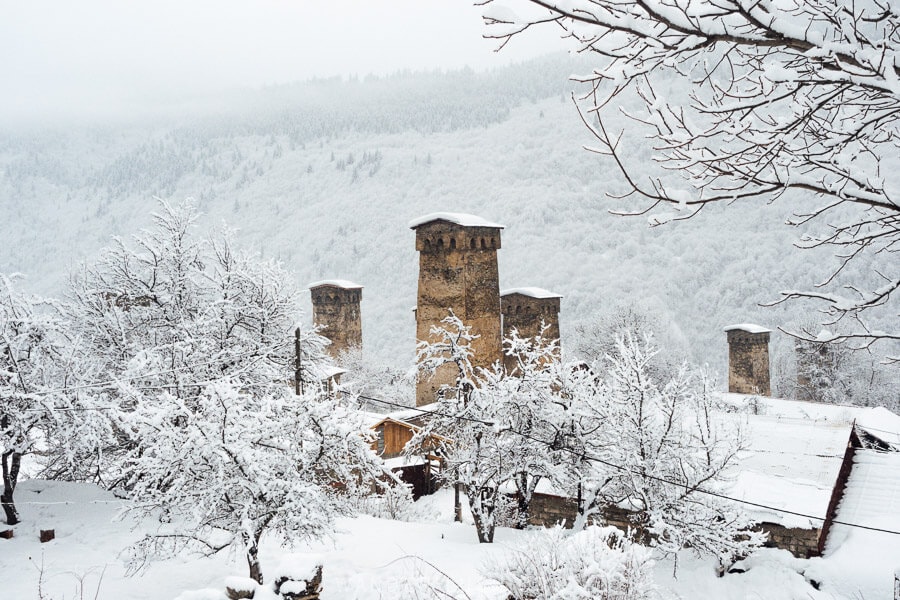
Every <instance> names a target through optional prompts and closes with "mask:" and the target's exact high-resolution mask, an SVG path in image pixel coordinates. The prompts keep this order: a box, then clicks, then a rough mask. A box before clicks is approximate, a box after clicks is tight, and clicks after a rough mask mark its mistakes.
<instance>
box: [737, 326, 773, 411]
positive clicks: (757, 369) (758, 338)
mask: <svg viewBox="0 0 900 600" xmlns="http://www.w3.org/2000/svg"><path fill="white" fill-rule="evenodd" d="M727 334H728V391H729V392H734V393H737V394H758V395H760V396H771V395H772V392H771V387H770V383H769V334H768V332H766V333H750V332H748V331H743V330H740V329H733V330H731V331H729V332H727Z"/></svg>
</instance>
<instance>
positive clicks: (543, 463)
mask: <svg viewBox="0 0 900 600" xmlns="http://www.w3.org/2000/svg"><path fill="white" fill-rule="evenodd" d="M442 323H443V326H441V327H433V328H432V330H431V333H432V335H433V336H434V338H435V341H434V342H431V343H428V342H423V343H421V344H420V347H419V348H420V351H419V357H420V363H419V364H420V367H421V368H422V369H423V370H424V371H425V373H426V374H427V373H430V372H433V371H434V370H436V369H438V368H440V367H441V366H442V365H444V364H448V363H452V364H454V365H455V366H456V368H457V371H458V377H457V381H456V384H455V386H454V387H452V388H451V387H448V388H447V389H445V390H443V393H442V394H441V395H440V397H439V399H438V401H437V402H435V403H434V404H433V405H431V406H430V407H429V408H428V409H426V410H429V411H430V412H431V414H430V415H429V419H428V422H427V424H426V426H425V427H424V428H423V429H422V430H421V431H420V432H418V433H417V435H416V436H415V438H414V439H413V440H412V441H411V442H410V444H409V445H408V449H409V450H410V451H415V449H416V448H417V447H420V446H422V445H423V444H427V443H433V440H435V439H437V438H435V437H434V436H433V435H432V434H439V435H440V436H442V437H441V439H445V438H447V441H446V442H444V443H442V445H441V448H440V452H441V454H442V456H443V457H444V460H445V467H444V469H443V470H442V477H443V478H444V480H445V481H446V482H447V483H452V484H453V485H454V486H459V487H461V488H462V490H463V491H464V492H465V494H466V497H467V499H468V502H469V508H470V509H471V512H472V517H473V520H474V521H475V527H476V530H477V533H478V539H479V541H480V542H491V541H493V537H494V529H495V527H496V524H497V518H498V513H499V511H500V510H501V509H502V508H504V507H505V505H506V504H507V503H508V500H509V499H508V494H509V493H511V492H515V493H516V502H517V507H516V508H517V509H518V510H517V525H518V526H519V527H525V526H526V525H527V524H528V517H529V507H530V503H531V499H532V496H533V494H534V491H535V489H536V488H537V485H538V483H540V481H541V480H543V479H550V480H556V479H557V478H558V476H559V472H560V469H559V468H557V466H556V465H557V463H558V462H559V458H558V456H557V452H556V451H555V450H553V449H552V448H551V447H550V444H549V443H548V440H549V441H552V440H554V439H557V430H558V429H559V427H557V426H556V423H555V421H554V420H553V419H552V418H551V417H553V416H556V415H557V411H558V410H559V405H558V404H554V403H553V398H554V394H557V392H556V391H555V390H554V383H555V378H554V370H553V369H552V368H551V367H552V365H554V364H556V363H557V362H558V358H559V350H558V345H557V344H556V342H555V341H552V340H544V339H542V338H541V337H538V338H536V339H523V338H520V337H519V336H518V334H517V332H515V331H513V332H511V335H510V337H509V338H508V339H507V340H505V342H504V344H505V349H504V351H505V352H507V353H508V354H510V355H512V356H515V357H516V363H517V368H516V369H513V372H514V373H515V374H514V375H511V374H510V373H508V372H507V371H506V370H505V369H504V368H503V366H502V365H501V364H500V363H497V364H496V365H494V367H492V368H490V369H480V370H478V371H477V372H476V371H475V370H474V369H473V367H472V365H471V362H470V357H471V354H472V350H471V347H470V343H471V341H472V340H473V339H474V337H475V336H474V335H473V334H472V333H471V329H470V328H469V327H468V326H466V325H465V324H464V323H463V322H462V321H461V320H460V319H459V318H458V317H456V316H455V315H454V314H452V313H451V314H450V315H449V316H448V317H446V318H445V319H443V321H442Z"/></svg>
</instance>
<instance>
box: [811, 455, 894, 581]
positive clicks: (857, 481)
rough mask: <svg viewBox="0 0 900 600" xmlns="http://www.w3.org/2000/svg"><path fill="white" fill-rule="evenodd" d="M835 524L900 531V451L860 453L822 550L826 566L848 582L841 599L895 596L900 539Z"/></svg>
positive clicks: (890, 535) (883, 533)
mask: <svg viewBox="0 0 900 600" xmlns="http://www.w3.org/2000/svg"><path fill="white" fill-rule="evenodd" d="M836 521H840V522H841V523H853V524H854V525H862V526H864V527H875V528H878V529H885V530H888V531H900V452H882V451H879V450H867V449H857V450H856V453H855V454H854V456H853V468H852V469H851V471H850V476H849V477H848V478H847V485H846V487H845V489H844V495H843V497H842V498H841V501H840V503H839V504H838V507H837V511H836V514H835V522H832V525H831V529H829V532H828V540H827V542H826V545H825V552H824V555H825V559H826V560H827V561H828V563H827V565H828V566H827V568H830V569H831V570H832V571H836V572H837V573H836V574H838V577H837V578H835V579H838V580H843V582H845V583H843V585H842V586H841V587H843V588H844V590H846V593H844V594H840V595H841V596H842V597H847V598H849V597H851V596H853V595H856V597H858V598H863V597H865V598H876V597H880V598H892V597H893V596H892V595H891V583H892V578H891V573H892V572H894V571H895V570H896V569H897V564H898V563H897V556H900V535H896V534H891V533H886V532H884V531H873V530H868V529H862V528H859V527H851V526H848V525H841V524H840V523H838V522H836ZM866 588H869V589H868V590H867V589H866ZM858 590H862V591H863V593H858ZM836 591H840V590H836Z"/></svg>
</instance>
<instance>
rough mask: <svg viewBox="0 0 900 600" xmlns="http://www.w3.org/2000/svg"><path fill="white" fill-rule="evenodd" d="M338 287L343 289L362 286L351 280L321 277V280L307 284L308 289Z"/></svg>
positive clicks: (354, 288)
mask: <svg viewBox="0 0 900 600" xmlns="http://www.w3.org/2000/svg"><path fill="white" fill-rule="evenodd" d="M324 286H330V287H339V288H343V289H345V290H361V289H362V288H363V286H361V285H359V284H358V283H353V282H352V281H348V280H346V279H323V280H322V281H316V282H314V283H311V284H309V289H311V290H312V289H315V288H317V287H324Z"/></svg>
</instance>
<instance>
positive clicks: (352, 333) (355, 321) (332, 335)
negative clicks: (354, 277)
mask: <svg viewBox="0 0 900 600" xmlns="http://www.w3.org/2000/svg"><path fill="white" fill-rule="evenodd" d="M362 288H363V286H361V285H357V284H355V283H353V282H352V281H346V280H343V279H329V280H326V281H317V282H316V283H311V284H310V285H309V293H310V295H311V296H312V305H313V323H315V324H316V325H322V326H323V329H322V331H321V333H322V335H323V336H325V337H326V338H328V339H329V340H331V345H330V346H328V353H329V354H330V355H331V356H332V358H337V356H338V355H339V354H340V353H341V352H344V351H345V350H349V349H350V348H362V317H361V313H360V309H359V304H360V302H361V301H362Z"/></svg>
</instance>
